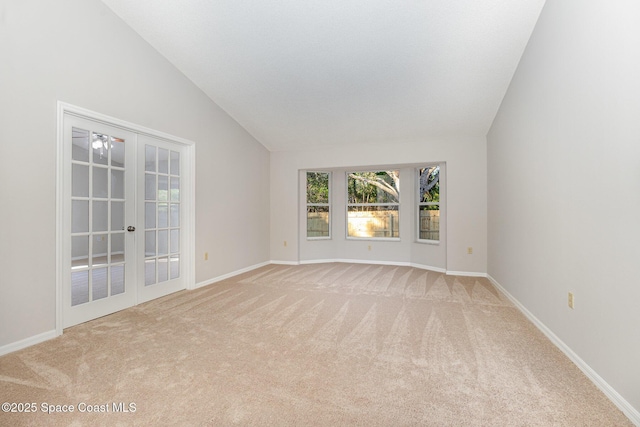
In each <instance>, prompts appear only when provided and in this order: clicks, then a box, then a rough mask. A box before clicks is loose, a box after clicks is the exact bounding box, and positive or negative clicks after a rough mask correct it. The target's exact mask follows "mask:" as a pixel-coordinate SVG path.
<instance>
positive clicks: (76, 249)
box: [71, 128, 155, 306]
mask: <svg viewBox="0 0 640 427" xmlns="http://www.w3.org/2000/svg"><path fill="white" fill-rule="evenodd" d="M125 143H126V142H125V140H124V139H122V138H119V137H116V136H110V135H107V134H104V133H101V132H99V131H91V130H85V129H79V128H73V129H72V141H71V207H72V210H71V233H72V235H71V269H72V272H71V305H72V306H75V305H78V304H84V303H88V302H91V301H94V300H98V299H104V298H108V297H109V296H110V295H116V294H118V293H123V292H124V289H125V283H124V282H125V279H124V268H125V266H124V260H125V258H124V248H125V233H124V227H125V202H124V199H125V196H126V195H125V185H124V176H125V172H124V169H123V168H124V165H125V148H126V146H125ZM154 192H155V182H154ZM114 198H115V199H119V200H117V201H114V200H111V199H114Z"/></svg>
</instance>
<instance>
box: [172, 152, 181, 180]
mask: <svg viewBox="0 0 640 427" xmlns="http://www.w3.org/2000/svg"><path fill="white" fill-rule="evenodd" d="M171 175H180V153H178V152H177V151H172V152H171Z"/></svg>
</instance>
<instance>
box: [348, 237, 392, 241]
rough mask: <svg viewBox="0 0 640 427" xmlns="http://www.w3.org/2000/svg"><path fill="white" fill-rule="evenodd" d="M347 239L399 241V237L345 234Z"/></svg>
mask: <svg viewBox="0 0 640 427" xmlns="http://www.w3.org/2000/svg"><path fill="white" fill-rule="evenodd" d="M347 240H356V241H358V240H367V241H377V242H399V241H400V238H399V237H352V236H347Z"/></svg>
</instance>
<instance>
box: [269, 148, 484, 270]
mask: <svg viewBox="0 0 640 427" xmlns="http://www.w3.org/2000/svg"><path fill="white" fill-rule="evenodd" d="M421 162H422V163H434V162H445V163H446V186H447V188H446V208H447V236H448V237H447V241H446V244H445V243H444V242H443V244H442V247H444V248H446V249H445V250H446V253H445V254H437V250H438V248H434V247H432V246H429V245H424V244H416V243H414V240H415V233H414V232H413V230H412V229H411V228H410V227H407V226H406V222H407V221H406V219H407V218H408V216H410V215H411V213H410V212H409V211H408V210H405V213H406V215H408V216H407V217H404V218H405V219H403V218H402V217H401V223H400V227H401V230H400V233H401V240H402V241H401V242H400V243H398V242H379V241H374V242H369V241H352V240H349V241H346V240H345V239H344V234H339V235H336V234H335V233H334V236H333V237H334V239H333V241H331V242H326V241H324V242H317V241H314V242H306V241H305V240H304V235H302V236H301V232H302V231H303V230H304V228H303V227H301V224H300V216H301V215H300V213H301V209H300V203H299V200H300V192H301V190H300V189H299V187H298V186H299V171H300V170H305V169H309V170H322V169H323V168H346V167H359V166H364V167H367V166H381V165H403V164H419V163H421ZM410 170H411V169H410V168H409V169H405V173H410ZM405 176H406V174H405ZM406 191H410V192H411V191H413V183H412V181H409V182H407V181H403V176H402V175H401V193H403V192H406ZM341 206H342V207H341ZM343 207H344V204H342V205H341V204H340V203H338V204H337V206H336V209H335V211H334V219H336V217H337V216H338V215H340V213H339V212H341V211H342V212H343V211H344V209H343ZM401 209H402V208H401ZM401 215H403V213H401ZM338 220H340V219H338ZM300 238H302V239H303V247H301V245H300V244H299V239H300ZM285 240H286V241H287V246H284V241H285ZM369 245H371V246H372V251H369V250H368V246H369ZM467 247H473V248H474V253H473V254H472V255H468V254H467ZM485 250H486V141H485V139H484V138H458V139H440V140H432V141H419V142H404V143H393V142H390V143H388V144H383V145H380V144H372V145H364V146H355V147H354V146H345V147H334V148H328V149H318V150H308V151H289V152H273V153H271V259H272V260H274V261H280V262H298V261H300V260H303V261H308V260H311V259H314V258H315V259H336V258H338V259H356V260H372V261H392V262H411V263H414V264H422V265H427V266H433V267H440V268H445V269H447V270H449V271H459V272H466V273H480V274H482V273H485V272H486V251H485Z"/></svg>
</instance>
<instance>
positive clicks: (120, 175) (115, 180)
mask: <svg viewBox="0 0 640 427" xmlns="http://www.w3.org/2000/svg"><path fill="white" fill-rule="evenodd" d="M111 197H112V198H114V199H124V171H121V170H113V169H112V170H111Z"/></svg>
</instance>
